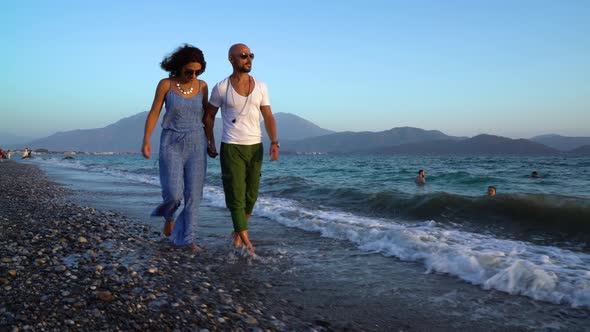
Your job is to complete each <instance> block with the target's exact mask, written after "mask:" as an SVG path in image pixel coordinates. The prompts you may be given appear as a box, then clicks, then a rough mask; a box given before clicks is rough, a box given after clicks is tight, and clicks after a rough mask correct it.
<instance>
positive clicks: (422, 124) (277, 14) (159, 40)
mask: <svg viewBox="0 0 590 332" xmlns="http://www.w3.org/2000/svg"><path fill="white" fill-rule="evenodd" d="M588 36H590V1H587V0H579V1H574V0H571V1H570V0H563V1H555V0H553V1H545V0H519V1H514V0H495V1H492V0H481V1H473V0H464V1H460V0H457V1H453V0H448V1H439V0H430V1H420V0H418V1H395V0H384V1H377V0H375V1H373V0H365V1H344V0H341V1H330V0H298V1H287V0H274V1H271V0H269V1H261V0H250V1H190V0H184V1H158V2H156V1H147V0H145V1H120V0H117V1H108V0H104V1H78V0H76V1H61V0H54V1H27V0H22V1H3V2H2V4H0V37H1V40H2V43H3V45H2V51H1V52H0V60H1V61H2V62H3V63H5V64H7V66H6V65H5V68H4V70H3V73H2V75H1V77H2V79H1V80H0V89H1V90H0V91H2V95H1V100H2V104H1V106H0V113H1V120H0V121H1V122H2V124H3V125H2V129H0V130H1V131H3V132H4V133H5V134H15V135H19V136H33V137H41V136H46V135H50V134H53V133H55V132H57V131H67V130H74V129H89V128H100V127H104V126H106V125H109V124H111V123H114V122H116V121H118V120H119V119H121V118H124V117H128V116H132V115H134V114H137V113H139V112H144V111H148V110H149V108H150V106H151V103H152V100H153V96H154V92H155V88H156V85H157V83H158V81H159V80H160V79H162V78H164V77H166V76H167V73H166V72H164V71H163V70H162V69H160V66H159V63H160V62H161V61H162V58H163V57H164V56H166V55H167V54H169V53H171V52H172V51H173V50H174V49H175V48H176V47H178V46H180V45H181V44H183V43H189V44H191V45H194V46H196V47H199V48H200V49H201V50H203V52H204V54H205V60H206V61H207V68H206V72H205V73H204V74H203V75H201V76H200V78H201V79H203V80H205V81H206V82H207V83H208V84H209V86H210V88H212V87H213V85H214V84H215V83H216V82H218V81H220V80H222V79H224V78H225V77H227V76H228V75H229V74H231V66H230V63H229V62H228V60H227V50H228V48H229V47H230V46H231V45H232V44H235V43H238V42H241V43H245V44H247V45H248V46H249V47H250V49H251V50H252V52H253V53H255V54H256V59H255V60H254V62H253V70H252V72H251V74H252V75H253V76H255V77H256V78H257V79H260V80H262V81H264V82H266V83H267V85H268V88H269V93H270V99H271V107H272V110H273V112H275V113H276V112H288V113H292V114H295V115H298V116H300V117H303V118H305V119H307V120H309V121H311V122H313V123H315V124H317V125H319V126H320V127H322V128H326V129H330V130H335V131H382V130H387V129H391V128H394V127H402V126H411V127H418V128H423V129H427V130H440V131H442V132H444V133H445V134H448V135H457V136H474V135H477V134H481V133H488V134H494V135H500V136H506V137H511V138H529V137H532V136H535V135H540V134H548V133H556V134H561V135H565V136H590V38H589V37H588ZM138 135H140V136H141V135H143V133H138ZM279 137H280V133H279Z"/></svg>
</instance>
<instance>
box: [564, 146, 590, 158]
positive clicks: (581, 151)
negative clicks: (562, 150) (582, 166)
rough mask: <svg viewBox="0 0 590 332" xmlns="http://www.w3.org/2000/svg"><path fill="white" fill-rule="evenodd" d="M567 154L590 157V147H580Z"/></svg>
mask: <svg viewBox="0 0 590 332" xmlns="http://www.w3.org/2000/svg"><path fill="white" fill-rule="evenodd" d="M567 153H568V154H571V155H575V156H590V145H584V146H580V147H579V148H576V149H573V150H570V151H568V152H567Z"/></svg>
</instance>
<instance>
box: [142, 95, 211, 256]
mask: <svg viewBox="0 0 590 332" xmlns="http://www.w3.org/2000/svg"><path fill="white" fill-rule="evenodd" d="M165 103H166V113H165V114H164V118H163V120H162V128H163V130H162V136H161V137H160V158H159V162H160V184H161V186H162V198H163V199H164V202H163V203H162V204H160V205H159V206H158V207H157V208H156V209H155V210H154V212H152V216H161V217H164V219H165V220H166V221H172V220H175V219H174V215H175V212H176V210H177V209H178V207H179V206H180V201H181V200H182V198H183V197H184V208H183V210H182V211H181V212H180V214H179V215H178V217H177V218H176V223H175V225H174V229H173V231H172V235H170V238H169V239H170V242H171V243H172V244H173V245H175V246H179V247H183V246H187V245H189V244H191V243H194V240H195V228H196V226H197V218H198V214H199V205H200V203H201V199H202V197H203V183H204V181H205V173H206V172H207V158H206V151H207V150H206V147H207V139H206V137H205V130H204V128H203V121H202V120H203V94H202V93H201V92H199V93H198V94H197V95H195V96H193V97H190V98H184V97H182V96H181V95H179V94H178V93H177V92H175V91H174V90H173V89H172V88H170V90H168V92H167V93H166V97H165Z"/></svg>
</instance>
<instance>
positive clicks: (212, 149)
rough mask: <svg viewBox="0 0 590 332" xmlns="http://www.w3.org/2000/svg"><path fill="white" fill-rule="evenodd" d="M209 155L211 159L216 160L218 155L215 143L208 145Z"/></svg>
mask: <svg viewBox="0 0 590 332" xmlns="http://www.w3.org/2000/svg"><path fill="white" fill-rule="evenodd" d="M207 155H209V157H211V158H213V159H215V157H217V155H218V153H217V149H216V148H215V142H211V141H210V142H208V143H207Z"/></svg>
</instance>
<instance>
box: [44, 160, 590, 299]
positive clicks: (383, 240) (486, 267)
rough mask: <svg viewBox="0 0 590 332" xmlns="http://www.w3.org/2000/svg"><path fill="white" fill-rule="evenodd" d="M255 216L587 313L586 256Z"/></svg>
mask: <svg viewBox="0 0 590 332" xmlns="http://www.w3.org/2000/svg"><path fill="white" fill-rule="evenodd" d="M40 163H46V164H51V165H54V166H59V167H67V168H73V169H80V170H87V171H90V172H100V173H104V174H109V175H112V176H116V177H123V178H127V179H129V180H131V181H137V182H142V183H149V184H154V185H159V180H158V178H157V176H152V175H143V174H133V173H126V172H124V171H123V170H113V169H108V168H104V167H103V166H89V165H85V164H83V163H80V162H78V161H75V160H63V161H62V160H56V159H47V160H44V161H40ZM203 204H204V205H208V206H213V207H220V208H224V207H225V200H224V194H223V190H222V189H221V188H219V187H213V186H206V187H205V188H204V197H203ZM253 214H254V215H257V216H262V217H266V218H269V219H271V220H274V221H277V222H279V223H281V224H283V225H285V226H288V227H297V228H300V229H303V230H307V231H313V232H318V233H320V234H321V235H322V236H324V237H329V238H334V239H341V240H347V241H350V242H352V243H354V244H355V245H357V247H358V248H359V249H360V250H364V251H368V252H378V253H381V254H383V255H386V256H394V257H397V258H399V259H401V260H406V261H416V262H421V263H423V264H424V265H425V267H426V272H427V273H447V274H450V275H453V276H456V277H458V278H461V279H463V280H465V281H467V282H470V283H472V284H475V285H480V286H481V287H483V288H484V289H496V290H499V291H504V292H507V293H510V294H520V295H524V296H528V297H531V298H534V299H537V300H543V301H550V302H554V303H564V304H568V305H571V306H573V307H590V270H589V267H590V255H588V254H585V253H579V252H572V251H568V250H563V249H560V248H556V247H550V246H539V245H533V244H530V243H526V242H521V241H513V240H502V239H496V238H494V237H492V236H489V235H482V234H476V233H469V232H463V231H459V230H450V229H444V228H442V227H439V225H437V223H436V221H434V220H428V221H425V222H423V223H420V224H415V225H407V224H404V223H401V222H396V221H394V220H384V219H376V218H366V217H361V216H357V215H354V214H351V213H346V212H341V211H334V210H330V209H328V208H325V207H319V208H317V209H309V208H307V207H305V206H302V205H301V204H299V203H298V202H296V201H294V200H290V199H283V198H276V197H264V196H261V197H259V199H258V202H257V205H256V208H255V209H254V212H253Z"/></svg>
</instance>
